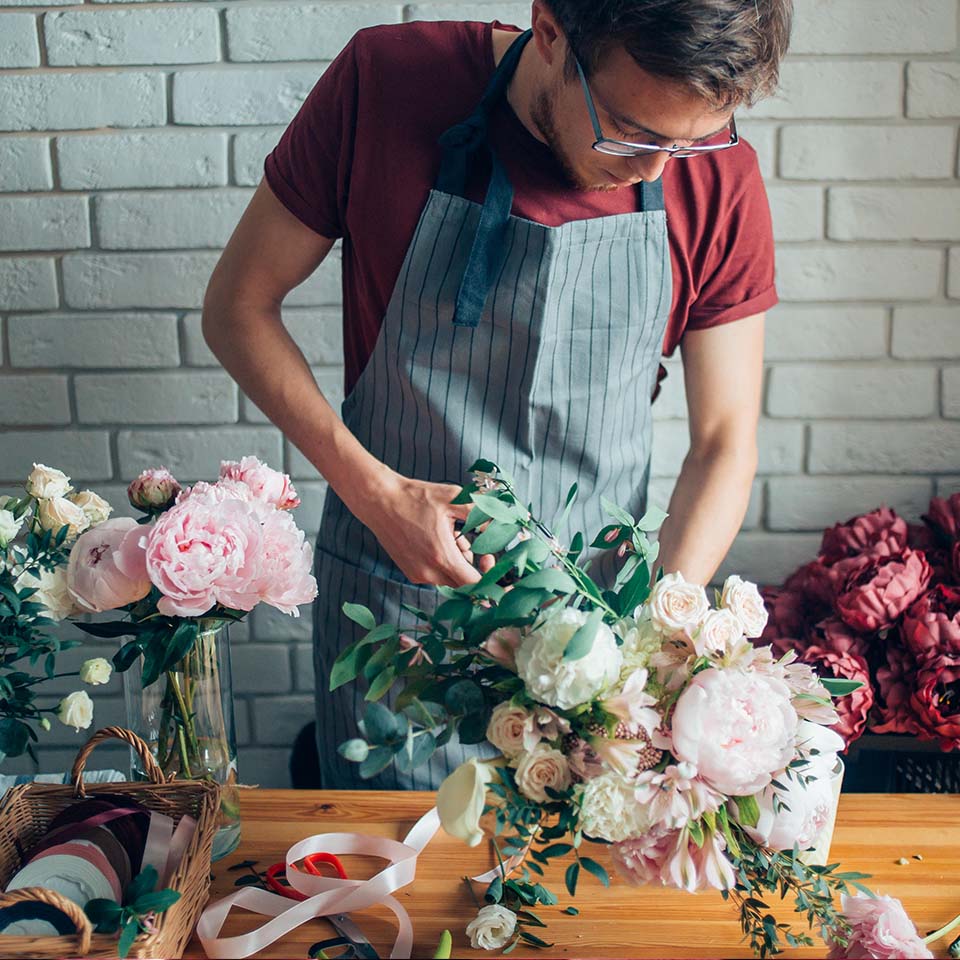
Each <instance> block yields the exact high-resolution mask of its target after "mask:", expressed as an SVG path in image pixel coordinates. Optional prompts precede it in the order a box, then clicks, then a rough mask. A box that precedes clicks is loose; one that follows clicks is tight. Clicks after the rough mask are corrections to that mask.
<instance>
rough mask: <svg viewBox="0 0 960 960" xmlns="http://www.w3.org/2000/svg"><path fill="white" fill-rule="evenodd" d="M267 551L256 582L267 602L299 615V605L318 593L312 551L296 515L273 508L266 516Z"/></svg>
mask: <svg viewBox="0 0 960 960" xmlns="http://www.w3.org/2000/svg"><path fill="white" fill-rule="evenodd" d="M262 533H263V553H262V555H261V558H260V576H259V578H258V580H257V582H256V590H257V593H258V594H259V598H260V599H261V600H262V601H263V602H264V603H269V604H270V606H272V607H276V608H277V609H278V610H282V611H283V612H284V613H288V614H290V615H291V616H294V617H299V616H300V611H299V610H298V609H297V605H298V604H301V603H311V602H312V601H313V599H314V598H315V597H316V595H317V581H316V580H315V579H314V578H313V574H312V573H311V572H310V570H311V566H312V561H313V557H312V553H311V550H310V544H308V543H306V542H305V540H304V536H303V531H302V530H300V529H298V528H297V525H296V523H295V522H294V520H293V517H291V516H290V514H289V513H285V512H283V511H280V510H271V511H270V512H269V513H268V514H267V515H266V516H265V517H264V518H263V530H262Z"/></svg>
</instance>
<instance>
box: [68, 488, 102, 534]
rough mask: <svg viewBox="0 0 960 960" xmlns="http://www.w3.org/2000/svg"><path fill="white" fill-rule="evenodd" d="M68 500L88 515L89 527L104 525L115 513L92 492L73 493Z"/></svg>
mask: <svg viewBox="0 0 960 960" xmlns="http://www.w3.org/2000/svg"><path fill="white" fill-rule="evenodd" d="M67 499H68V500H70V501H71V502H72V503H75V504H76V505H77V506H78V507H79V508H80V509H81V510H82V511H83V512H84V513H85V514H86V516H87V526H88V527H93V526H96V525H97V524H98V523H103V521H104V520H106V519H107V517H109V516H110V514H111V513H113V507H111V506H110V504H109V503H107V501H106V500H104V499H103V497H101V496H100V495H99V494H96V493H94V492H93V491H92V490H81V491H80V492H79V493H71V494H70V496H69V497H67Z"/></svg>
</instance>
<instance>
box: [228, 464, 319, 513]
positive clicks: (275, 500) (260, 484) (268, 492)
mask: <svg viewBox="0 0 960 960" xmlns="http://www.w3.org/2000/svg"><path fill="white" fill-rule="evenodd" d="M220 479H221V480H238V481H239V482H240V483H245V484H246V485H247V486H248V487H249V488H250V490H251V491H252V492H253V495H254V496H255V497H256V498H257V499H258V500H262V501H263V502H264V503H269V504H270V505H271V506H274V507H276V508H277V509H278V510H292V509H293V508H294V507H298V506H300V498H299V497H298V496H297V491H296V490H295V489H294V487H293V484H292V483H291V482H290V478H289V477H288V476H287V475H286V474H285V473H281V472H280V471H279V470H274V469H273V468H272V467H268V466H267V465H266V464H265V463H261V462H260V460H258V459H257V458H256V457H244V458H243V459H242V460H239V461H237V460H223V461H221V463H220Z"/></svg>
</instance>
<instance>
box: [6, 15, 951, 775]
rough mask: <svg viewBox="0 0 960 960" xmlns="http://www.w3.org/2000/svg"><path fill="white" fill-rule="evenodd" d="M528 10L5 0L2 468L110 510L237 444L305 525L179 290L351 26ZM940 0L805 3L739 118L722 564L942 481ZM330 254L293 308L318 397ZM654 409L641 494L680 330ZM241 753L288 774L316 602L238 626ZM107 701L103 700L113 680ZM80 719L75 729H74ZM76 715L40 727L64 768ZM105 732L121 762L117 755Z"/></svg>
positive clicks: (945, 307) (660, 490) (657, 464)
mask: <svg viewBox="0 0 960 960" xmlns="http://www.w3.org/2000/svg"><path fill="white" fill-rule="evenodd" d="M494 17H496V18H499V19H501V20H504V21H512V22H515V23H518V24H520V25H526V24H527V23H528V22H529V4H528V3H527V2H525V0H524V2H511V0H472V2H468V0H442V2H440V0H438V2H431V0H425V2H423V3H416V4H407V5H404V4H402V3H399V2H398V3H392V2H384V0H177V2H166V3H162V4H161V3H153V2H149V0H0V411H2V413H0V422H2V425H3V426H2V428H0V429H2V430H3V431H4V436H3V450H4V453H3V456H2V457H0V487H8V486H9V484H10V483H11V482H14V481H16V480H17V479H19V478H21V477H22V476H24V475H25V474H26V472H27V471H28V470H29V469H30V464H31V463H32V462H33V461H34V460H47V461H53V462H55V463H56V464H57V465H58V466H61V467H63V468H64V469H65V470H67V472H69V473H70V474H71V475H72V476H73V477H74V478H75V479H76V480H77V481H78V482H79V483H82V484H89V485H91V486H94V487H95V488H96V489H98V490H100V491H102V492H103V493H104V494H105V495H107V496H108V497H109V498H110V499H112V500H113V501H114V502H115V503H116V505H117V508H118V513H120V514H127V513H129V508H127V507H125V506H124V502H123V498H124V489H125V484H126V482H127V481H128V480H129V479H130V477H131V476H132V475H134V474H135V473H136V472H137V471H138V470H140V469H141V468H142V467H144V466H147V465H152V464H156V463H161V462H162V463H165V464H166V465H168V466H169V467H170V468H171V469H173V470H174V471H176V472H177V473H178V474H179V475H180V476H182V477H183V478H184V479H188V480H190V479H194V478H197V477H201V476H209V475H211V474H213V473H214V472H215V471H216V469H217V465H218V463H219V460H220V459H221V458H228V457H229V458H234V457H236V456H238V455H240V454H242V453H253V454H256V455H258V456H260V457H263V458H264V459H266V460H268V461H270V462H271V463H274V464H277V465H281V464H282V465H283V466H284V467H285V469H287V470H289V471H290V473H291V474H292V475H293V476H294V477H295V478H296V479H297V485H298V488H299V490H300V493H301V497H302V499H303V505H302V506H301V507H300V509H299V511H298V513H299V522H300V524H301V526H302V527H303V528H304V529H305V530H307V531H308V533H310V534H311V535H313V534H314V533H315V532H316V529H317V526H318V524H319V521H320V515H321V511H322V508H323V498H324V495H325V491H326V484H325V483H324V481H323V480H322V478H321V477H320V476H319V475H318V473H317V471H316V470H315V469H314V468H313V466H312V465H311V464H309V463H308V462H307V461H306V459H305V458H304V457H303V456H302V455H301V454H300V453H299V452H298V451H297V450H296V449H295V448H293V447H292V446H291V445H290V444H289V443H286V442H285V441H284V440H283V438H282V437H281V436H280V435H279V433H278V432H277V431H276V429H274V428H273V427H272V426H270V425H269V424H268V423H267V422H266V421H265V420H264V418H263V416H262V414H261V413H260V412H259V411H258V410H257V409H256V408H255V407H254V406H253V405H252V404H250V403H249V401H247V400H246V398H244V397H242V396H240V395H239V394H238V391H237V389H236V387H235V385H234V384H233V383H232V381H230V379H229V378H228V377H226V375H225V374H224V373H223V372H222V371H220V370H219V369H218V367H219V365H218V363H217V361H216V359H215V358H214V357H213V355H212V354H211V353H210V351H209V350H208V348H207V347H206V344H205V343H204V342H203V337H202V335H201V332H200V315H199V312H198V311H199V308H200V305H201V303H202V298H203V292H204V288H205V286H206V282H207V279H208V278H209V275H210V272H211V270H212V269H213V265H214V264H215V262H216V260H217V256H218V251H219V249H220V248H221V247H222V245H223V244H224V243H225V241H226V239H227V237H228V236H229V234H230V231H231V230H232V229H233V227H234V225H235V224H236V221H237V219H238V218H239V216H240V213H241V211H242V210H243V208H244V206H245V204H246V202H247V200H248V198H249V196H250V194H251V192H252V190H251V188H253V187H255V186H256V184H257V183H258V182H259V180H260V177H261V174H262V165H263V158H264V156H265V155H266V154H267V153H268V152H269V150H270V149H272V147H273V145H274V144H275V143H276V142H277V140H278V138H279V137H280V135H281V133H282V132H283V129H284V126H285V125H286V123H287V122H288V121H289V120H290V118H291V117H292V116H293V115H294V113H295V112H296V110H297V109H298V108H299V106H300V104H301V103H302V102H303V99H304V97H306V95H307V93H308V92H309V91H310V89H311V87H312V86H313V84H314V83H315V81H316V79H317V77H318V76H319V75H320V74H321V73H322V72H323V70H324V68H325V66H326V64H327V63H328V62H329V60H330V59H331V58H332V57H333V56H335V55H336V53H337V52H338V51H339V50H340V48H341V47H342V45H343V44H344V43H345V42H346V41H347V39H349V37H350V36H351V34H352V33H353V32H354V31H355V30H357V29H359V28H360V27H363V26H365V25H368V24H374V23H386V22H399V21H401V20H413V19H449V18H455V19H459V18H474V19H490V18H494ZM957 24H958V2H957V0H910V2H909V3H905V2H903V0H796V27H795V33H794V42H793V46H792V50H791V55H790V57H789V58H788V61H787V63H786V64H785V66H784V70H783V87H782V90H781V92H780V93H779V95H778V96H777V97H775V98H774V99H772V100H770V101H767V102H764V103H761V104H759V105H758V106H757V107H756V109H754V110H752V111H746V112H744V114H743V116H742V123H741V126H742V129H743V131H744V133H745V135H746V137H747V138H748V139H749V140H750V141H751V142H752V143H753V145H754V146H755V148H756V150H757V153H758V155H759V158H760V165H761V169H762V171H763V173H764V176H765V177H766V178H767V183H768V190H769V195H770V201H771V208H772V213H773V219H774V227H775V232H776V237H777V242H778V285H779V289H780V293H781V297H782V299H783V300H784V303H783V304H782V305H781V306H779V307H777V308H776V309H775V310H774V311H773V312H772V313H771V316H770V319H769V322H768V325H767V337H766V359H767V365H768V370H767V374H766V379H765V384H764V407H763V419H762V421H761V427H760V432H759V442H760V447H761V455H760V467H759V471H758V476H757V479H756V481H755V482H754V484H753V489H752V491H751V498H750V504H749V507H748V510H747V515H746V517H745V519H744V523H743V531H742V532H741V534H740V535H739V536H738V538H737V540H736V542H735V544H734V546H733V548H732V550H731V551H730V554H729V556H728V557H727V558H726V560H725V562H724V565H723V567H722V568H721V570H720V571H719V576H721V577H722V576H724V575H725V574H726V573H727V572H734V571H735V572H738V573H741V574H742V575H744V576H748V577H752V578H755V579H758V580H761V581H765V582H770V581H776V580H778V579H781V578H782V577H783V576H785V575H786V574H788V573H789V572H790V571H791V570H792V569H793V568H794V567H795V566H796V565H797V564H799V563H801V562H803V561H804V560H806V559H808V558H809V557H810V556H811V555H812V554H813V553H814V551H815V550H816V548H817V544H818V542H819V531H820V530H822V528H823V527H824V526H826V525H828V524H830V523H832V522H835V521H837V520H841V519H846V518H847V517H849V516H850V515H852V514H854V513H856V512H858V511H861V510H864V509H867V508H870V507H872V506H875V505H877V504H879V503H881V502H885V503H888V504H890V505H891V506H893V507H895V508H896V509H897V510H900V511H901V512H902V513H903V514H904V515H906V516H907V517H908V518H910V519H911V520H916V518H917V517H918V516H919V514H920V512H921V511H922V510H923V509H924V507H925V506H926V503H927V499H928V498H929V496H930V495H931V494H932V493H934V492H936V493H938V494H940V495H943V494H947V493H950V492H952V491H954V490H956V489H958V488H960V199H958V198H960V183H958V163H957V161H958V157H957V125H958V118H960V52H958V46H957ZM340 302H341V295H340V264H339V253H338V252H337V251H335V253H334V255H333V256H331V257H330V258H329V259H328V262H327V263H325V264H324V265H323V266H322V267H321V268H320V269H319V270H318V271H317V272H316V273H315V274H314V276H313V277H311V278H310V279H308V280H307V281H306V282H305V283H304V284H302V285H301V287H299V288H298V289H297V290H296V291H293V293H292V294H291V295H290V297H289V298H288V300H287V304H286V308H285V314H284V319H285V322H286V323H287V325H288V327H289V329H290V331H291V334H292V335H293V337H294V339H295V340H296V342H297V343H298V344H299V345H300V348H301V349H302V350H303V352H304V355H305V356H306V358H307V361H308V362H309V363H310V365H311V367H312V369H313V370H314V372H315V375H316V376H317V379H318V381H319V382H320V383H321V385H322V387H323V389H324V390H325V391H327V392H328V394H329V395H330V397H331V399H332V400H333V401H334V402H337V398H338V396H339V389H340V387H339V384H340V378H341V368H340V362H341V351H342V336H341V316H340V308H339V304H340ZM668 366H669V368H670V371H671V374H670V378H669V380H668V381H667V383H666V384H665V385H664V389H663V393H662V395H661V398H660V400H659V401H658V403H657V406H656V407H655V409H654V414H655V420H656V428H655V432H656V439H655V453H654V469H653V472H654V477H653V480H652V481H651V487H650V493H651V497H653V498H654V499H655V500H656V501H658V502H660V503H662V504H663V505H664V506H665V505H666V501H667V499H668V498H669V496H670V493H671V492H672V488H673V483H674V480H675V478H676V474H677V471H678V470H679V468H680V464H681V463H682V461H683V457H684V454H685V453H686V449H687V443H688V434H687V424H686V421H685V409H686V408H685V397H684V393H683V371H682V364H681V363H680V360H679V356H675V357H674V358H673V359H672V360H671V361H670V362H669V363H668ZM232 635H233V638H234V641H235V646H234V651H235V658H234V668H235V676H236V701H237V722H238V730H239V734H240V740H241V744H242V749H241V769H242V771H243V773H244V777H245V779H248V780H251V781H255V782H260V783H265V784H280V783H284V782H286V762H287V751H286V749H285V748H286V746H287V745H288V744H289V742H290V740H291V738H292V737H293V736H294V735H295V733H296V731H297V729H298V728H299V726H300V725H301V724H302V723H304V722H306V721H307V720H308V719H309V718H310V715H311V713H312V705H311V693H312V683H313V681H312V673H313V667H312V657H311V649H310V616H309V611H307V612H305V614H304V616H303V617H302V618H301V619H299V620H291V619H289V618H286V617H283V616H279V615H277V614H275V613H273V612H272V611H268V610H263V611H257V612H256V613H255V615H254V616H253V617H252V618H251V622H250V623H249V624H244V625H242V626H239V627H236V628H234V630H233V632H232ZM109 694H110V695H109V696H108V697H107V698H106V699H105V700H104V707H103V711H102V712H101V714H100V715H98V721H99V720H101V719H103V718H104V717H106V718H114V717H115V718H117V719H119V718H120V717H121V716H122V703H121V698H120V697H119V688H117V689H114V690H111V691H109ZM76 739H79V738H76ZM73 746H75V740H70V741H67V740H63V739H62V738H61V740H58V741H57V742H56V743H54V742H53V741H51V742H50V745H49V746H48V747H46V748H45V749H44V750H42V751H41V763H42V764H44V765H50V764H59V765H60V766H61V767H62V766H64V765H65V764H66V763H67V762H68V761H69V758H70V748H72V747H73ZM122 760H123V758H122V757H120V758H119V760H118V762H122Z"/></svg>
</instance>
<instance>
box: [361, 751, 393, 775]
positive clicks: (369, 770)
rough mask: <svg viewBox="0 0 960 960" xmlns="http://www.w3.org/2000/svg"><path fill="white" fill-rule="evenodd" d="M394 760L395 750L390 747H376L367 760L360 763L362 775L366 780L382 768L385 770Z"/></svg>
mask: <svg viewBox="0 0 960 960" xmlns="http://www.w3.org/2000/svg"><path fill="white" fill-rule="evenodd" d="M392 760H393V751H392V750H391V749H390V748H389V747H374V748H373V749H372V750H371V751H370V754H369V755H368V756H367V758H366V760H364V761H363V762H362V763H361V764H360V776H361V777H363V779H364V780H369V779H370V777H375V776H376V775H377V774H378V773H380V771H381V770H385V769H386V768H387V767H388V766H389V765H390V762H391V761H392Z"/></svg>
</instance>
